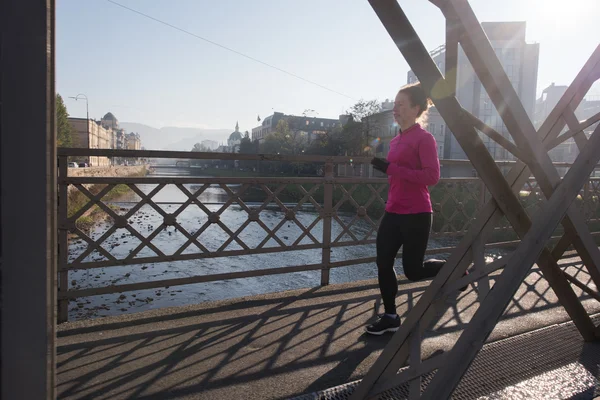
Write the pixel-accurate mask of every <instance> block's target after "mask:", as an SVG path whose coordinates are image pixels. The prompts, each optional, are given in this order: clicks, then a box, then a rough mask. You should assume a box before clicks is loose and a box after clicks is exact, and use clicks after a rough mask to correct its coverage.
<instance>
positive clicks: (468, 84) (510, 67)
mask: <svg viewBox="0 0 600 400" xmlns="http://www.w3.org/2000/svg"><path fill="white" fill-rule="evenodd" d="M481 26H482V28H483V30H484V31H485V33H486V35H487V37H488V39H489V40H490V42H491V44H492V46H493V48H494V50H495V52H496V55H497V56H498V58H499V60H500V62H501V64H502V66H503V67H504V70H505V71H506V74H507V76H508V79H509V80H510V82H511V83H512V84H513V87H514V88H515V91H516V92H517V95H518V96H519V98H520V99H521V102H522V103H523V105H524V107H525V111H526V112H527V114H528V115H529V117H530V118H531V119H532V120H533V118H534V114H535V103H536V101H535V100H536V88H537V71H538V60H539V44H537V43H533V44H530V43H526V42H525V32H526V23H525V22H483V23H482V24H481ZM431 55H432V58H433V60H434V61H435V63H436V64H437V66H438V68H439V70H440V71H441V72H442V73H444V74H445V73H446V70H445V56H446V52H445V48H444V47H443V46H440V47H439V48H438V49H436V50H434V51H433V52H432V53H431ZM407 80H408V83H414V82H416V81H417V78H416V76H415V74H414V73H413V72H412V71H409V72H408V79H407ZM456 95H457V98H458V100H459V102H460V103H461V105H462V106H463V107H464V108H465V109H466V110H467V111H469V112H471V113H472V114H473V115H475V116H476V117H478V118H479V119H481V120H482V121H483V122H485V123H486V124H487V125H489V126H490V127H492V128H494V129H495V130H496V131H498V132H499V133H501V134H502V135H503V136H505V137H506V138H508V139H509V140H512V139H511V137H510V134H509V133H508V130H507V129H506V126H505V125H504V123H503V122H502V120H501V118H500V116H499V114H498V111H497V110H496V108H495V106H494V104H493V103H492V102H491V100H490V98H489V96H488V95H487V93H486V91H485V89H484V88H483V86H482V84H481V82H480V80H479V78H478V77H477V76H476V74H475V71H474V70H473V67H472V66H471V64H470V62H469V60H468V59H467V57H466V55H465V53H464V51H463V50H462V48H461V47H459V52H458V71H457V89H456ZM436 125H437V124H436ZM436 129H437V128H436ZM481 137H482V139H483V141H484V143H485V145H486V147H487V148H488V150H489V151H490V154H491V155H492V157H494V159H496V160H511V159H513V157H512V155H511V154H510V153H508V152H507V151H506V150H505V149H504V148H503V147H502V146H500V145H499V144H497V143H496V142H494V141H493V140H491V139H490V138H488V137H487V136H485V135H483V134H481ZM443 158H445V159H466V158H467V157H466V155H465V153H464V151H463V150H462V148H461V147H460V145H459V144H458V141H457V140H456V138H455V137H454V135H452V134H449V135H448V137H447V138H446V140H445V141H444V157H443ZM445 173H446V174H449V175H444V176H461V175H463V176H464V175H465V174H466V175H471V174H472V168H470V167H469V168H468V170H467V168H462V169H461V168H454V167H453V170H450V169H446V171H445Z"/></svg>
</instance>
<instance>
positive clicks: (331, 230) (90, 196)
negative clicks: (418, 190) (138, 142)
mask: <svg viewBox="0 0 600 400" xmlns="http://www.w3.org/2000/svg"><path fill="white" fill-rule="evenodd" d="M70 156H107V157H121V158H171V159H174V158H176V159H182V158H188V159H191V160H247V161H257V162H260V161H279V162H296V163H318V164H320V165H321V166H322V167H321V168H320V171H322V175H320V176H316V175H315V176H310V177H295V176H294V177H292V176H282V177H267V176H264V177H199V176H185V177H164V176H158V177H157V176H146V177H81V176H79V177H70V176H68V168H67V159H68V157H70ZM369 161H370V157H327V156H311V155H306V156H305V155H303V156H281V155H247V154H224V153H188V152H163V151H134V150H104V149H59V151H58V164H59V179H58V182H59V203H58V204H59V210H58V221H59V224H58V226H59V232H58V233H59V235H58V238H59V272H58V273H59V276H58V282H59V285H58V298H59V320H60V321H65V320H67V305H68V301H69V299H74V298H80V297H86V296H94V295H100V294H110V293H120V292H127V291H132V290H141V289H150V288H160V287H165V286H176V285H186V284H192V283H200V282H212V281H219V280H225V279H238V278H247V277H257V276H267V275H275V274H286V273H291V272H300V271H310V270H320V271H321V279H320V280H321V282H320V284H321V285H327V284H329V280H330V270H331V269H332V268H339V267H345V266H353V265H359V264H365V263H373V262H374V261H375V257H374V256H373V257H361V258H353V259H346V260H341V261H332V259H331V251H332V249H335V248H341V247H346V248H347V247H352V246H360V245H372V244H374V243H375V235H376V232H377V227H378V224H379V221H380V218H381V217H382V216H383V212H384V207H385V198H386V191H387V179H386V178H372V177H371V178H367V177H350V178H347V177H339V176H335V173H334V171H335V167H336V165H343V164H349V163H353V164H358V163H364V164H366V163H368V162H369ZM441 163H442V164H445V165H449V164H454V165H461V164H468V161H462V160H442V161H441ZM511 164H514V162H511V161H504V162H499V165H501V166H508V165H511ZM557 166H562V167H567V168H568V166H569V164H567V163H557ZM141 186H143V187H144V189H145V190H142V189H141ZM70 187H71V188H74V189H72V190H69V188H70ZM150 187H152V188H150ZM166 187H171V188H177V190H178V193H180V194H181V195H182V196H183V200H182V201H181V202H177V203H175V202H170V203H169V207H168V208H167V207H166V206H165V204H162V203H161V202H160V201H158V200H155V199H154V197H155V196H156V195H157V193H159V192H160V191H161V190H163V189H165V188H166ZM119 188H120V189H122V188H127V190H129V191H131V193H134V194H135V195H137V199H136V200H135V201H134V202H133V206H132V207H129V208H127V207H117V206H115V205H114V204H113V203H114V199H113V200H108V199H110V197H111V196H110V195H111V193H113V192H115V191H117V189H119ZM214 189H218V190H219V192H220V193H221V197H223V200H222V201H221V202H220V203H219V204H214V203H211V202H209V201H203V200H202V198H203V195H204V194H205V193H207V191H210V190H214ZM599 192H600V180H599V179H597V178H590V181H589V183H588V184H587V185H586V186H585V188H584V190H583V191H582V194H581V196H580V197H581V199H580V203H581V207H583V208H585V215H586V217H587V218H588V223H589V224H590V226H591V230H593V232H598V233H600V226H598V225H599V221H600V219H599V218H600V207H599V206H598V198H599V196H600V193H599ZM73 193H77V194H78V195H79V199H78V203H77V204H76V206H74V205H73V204H70V202H71V203H73V201H74V200H73V196H74V195H73ZM431 198H432V203H433V208H434V222H433V228H432V237H438V238H439V237H460V236H461V235H462V234H463V233H465V232H466V230H467V229H468V228H469V226H470V223H471V220H472V219H473V218H474V216H475V215H477V211H478V210H479V209H480V207H481V206H483V205H484V204H485V201H486V200H487V199H488V194H487V193H486V190H485V186H484V185H483V183H482V182H481V181H480V180H479V179H478V178H447V179H441V180H440V182H439V183H438V184H437V185H436V186H435V187H432V188H431ZM82 199H83V200H82ZM521 199H522V201H523V202H524V203H525V205H526V206H527V210H528V212H529V213H534V212H535V211H536V210H537V209H538V208H539V207H540V205H541V203H542V201H541V200H542V199H543V196H542V195H541V194H540V192H539V190H538V189H537V186H536V183H535V181H533V180H531V181H530V182H528V183H527V184H526V185H525V187H524V188H523V190H522V191H521ZM231 207H235V208H236V210H238V211H239V212H240V213H242V214H243V215H244V218H242V219H244V221H243V222H242V223H241V224H236V226H229V222H228V221H227V220H226V218H224V213H225V212H226V211H227V210H228V209H229V208H231ZM306 207H309V208H310V210H311V211H310V217H306V214H303V210H305V209H306ZM173 208H174V209H173ZM191 208H193V209H194V210H196V211H197V212H198V213H199V214H198V215H200V217H198V222H197V224H192V225H190V224H188V225H186V226H184V225H185V224H183V223H182V221H181V217H182V215H183V214H184V213H185V212H186V211H188V210H189V209H191ZM142 209H145V210H147V211H148V212H151V213H153V215H154V217H153V219H154V220H155V223H154V224H148V225H147V226H146V227H145V228H143V227H142V225H141V224H140V223H138V222H139V221H138V220H139V215H138V212H140V210H142ZM267 209H275V210H277V211H278V212H279V214H278V215H279V218H280V219H279V220H278V221H276V223H274V222H272V221H271V222H268V223H267V222H265V221H264V220H263V212H265V211H266V210H267ZM92 210H96V212H100V213H103V214H104V215H105V217H106V218H107V220H108V221H109V222H108V223H107V224H106V229H105V230H104V231H102V232H100V233H97V234H96V235H95V236H92V235H90V234H88V232H86V231H85V229H82V228H81V227H79V226H78V220H79V219H80V218H81V217H83V216H85V215H86V214H87V213H89V212H91V211H92ZM300 215H302V218H300ZM313 217H314V219H313ZM307 218H308V219H307ZM290 227H291V228H293V229H295V231H296V232H297V233H298V235H297V236H296V237H295V238H292V239H290V238H289V237H288V235H287V234H286V232H290V229H289V228H290ZM213 228H215V229H220V232H222V233H220V236H219V237H220V238H222V240H223V241H222V243H221V244H220V245H218V246H214V247H212V248H210V246H208V244H207V242H206V241H207V238H209V237H210V236H207V235H210V232H212V231H211V230H214V229H213ZM257 229H258V230H259V231H260V230H262V231H261V232H263V231H264V235H265V236H264V238H262V239H261V238H257V237H256V236H257V235H253V234H252V232H255V231H256V230H257ZM167 230H169V231H170V232H173V233H174V236H173V239H170V240H173V241H174V242H173V243H174V246H173V248H172V250H173V251H169V252H167V251H165V250H164V249H161V248H160V246H158V243H157V237H158V236H159V235H160V234H164V232H165V231H167ZM253 230H254V231H253ZM119 232H126V233H127V235H128V236H130V237H131V238H132V239H135V240H137V241H138V242H139V244H138V245H137V246H136V247H135V248H133V249H132V250H131V252H130V253H128V254H117V253H116V252H111V250H112V249H111V248H110V246H107V244H108V239H109V238H111V237H114V236H115V235H117V234H118V233H119ZM559 233H560V232H557V233H556V234H555V236H557V235H558V234H559ZM70 237H76V238H78V240H82V241H84V242H85V245H86V246H85V249H82V250H81V251H80V252H78V253H77V252H74V251H73V250H72V248H70V242H72V240H70ZM518 242H519V240H518V238H517V237H516V235H514V234H513V233H512V228H511V227H510V226H509V225H508V224H507V223H506V222H504V223H503V224H501V225H500V226H499V227H498V228H496V232H495V235H494V239H493V240H492V242H491V243H487V244H486V247H487V248H498V247H510V246H514V245H516V244H517V243H518ZM71 247H72V246H71ZM452 249H453V247H441V248H432V249H428V251H427V253H428V254H440V253H448V252H451V251H452ZM298 250H315V251H320V253H321V257H320V262H318V263H311V264H305V263H302V262H301V260H299V263H298V264H297V265H292V266H281V267H276V268H265V269H258V270H248V271H237V272H227V273H217V274H209V275H194V276H187V277H183V278H175V279H161V280H152V281H146V282H137V283H130V284H111V285H108V286H100V287H93V288H86V289H74V288H69V271H73V270H84V269H86V270H93V269H97V268H107V267H114V266H128V265H139V264H145V263H160V262H174V261H182V260H194V259H208V258H220V257H235V256H243V255H257V254H275V255H276V254H277V253H282V252H290V251H298Z"/></svg>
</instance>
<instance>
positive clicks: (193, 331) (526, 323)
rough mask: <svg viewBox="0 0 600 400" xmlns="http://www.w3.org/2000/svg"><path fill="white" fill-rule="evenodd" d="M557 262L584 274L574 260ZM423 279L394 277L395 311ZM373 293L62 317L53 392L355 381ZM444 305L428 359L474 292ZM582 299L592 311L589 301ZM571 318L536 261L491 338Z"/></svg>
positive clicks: (344, 291) (466, 312)
mask: <svg viewBox="0 0 600 400" xmlns="http://www.w3.org/2000/svg"><path fill="white" fill-rule="evenodd" d="M573 261H576V260H573V259H571V260H564V261H563V263H565V262H571V263H572V262H573ZM565 268H568V271H569V272H570V273H571V274H577V277H578V279H580V280H581V281H583V282H588V281H589V276H588V275H587V274H586V273H585V272H583V271H581V270H580V268H579V267H578V266H569V267H565ZM265 279H268V278H265ZM492 283H493V277H492ZM427 285H428V282H421V283H417V284H414V283H408V282H406V281H401V282H400V292H399V294H398V300H397V304H398V305H399V310H398V312H399V313H401V316H402V317H404V316H405V315H406V313H407V312H408V310H409V309H410V308H411V307H412V306H413V305H414V304H415V303H416V301H418V299H419V296H420V295H421V294H422V292H423V290H424V288H425V287H426V286H427ZM578 294H580V292H578ZM378 298H379V292H378V287H377V283H376V282H375V281H363V282H355V283H350V284H344V285H331V286H328V287H318V288H312V289H305V290H297V291H290V292H282V293H276V294H269V295H261V296H254V297H248V298H240V299H235V300H229V301H220V302H211V303H204V304H199V305H194V306H186V307H177V308H169V309H160V310H156V311H151V312H144V313H139V314H130V315H122V316H118V317H110V318H104V319H97V320H90V321H80V322H73V323H67V324H63V325H61V326H60V327H59V332H58V349H57V353H58V355H57V359H58V377H57V380H58V393H59V398H62V399H82V398H94V399H109V398H110V399H125V398H141V399H227V400H233V399H284V398H289V397H293V396H298V395H300V394H303V393H310V392H314V391H317V390H322V389H326V388H329V387H332V386H336V385H341V384H344V383H347V382H350V381H354V380H357V379H360V378H362V377H363V376H364V374H365V373H366V372H367V371H368V369H369V367H370V366H371V365H372V364H373V362H374V361H375V360H376V358H377V356H378V355H379V353H380V352H381V351H382V349H383V348H384V347H385V345H386V343H387V342H388V341H389V339H390V337H391V336H383V337H371V336H367V335H366V334H365V333H364V326H365V324H367V323H368V322H370V321H372V320H373V317H374V304H375V302H376V300H377V299H378ZM447 303H448V309H447V311H446V312H445V313H444V314H443V315H442V317H441V318H440V320H439V322H438V324H437V325H436V326H435V327H434V329H433V331H430V332H429V334H428V336H427V339H426V340H425V342H424V345H423V353H424V354H423V357H424V358H425V357H427V356H429V355H431V354H433V353H434V352H435V351H436V350H438V349H442V350H447V349H449V348H450V347H451V346H452V345H453V343H454V341H455V340H456V339H457V337H458V335H459V334H460V333H461V331H462V329H463V328H464V326H465V323H467V322H468V321H469V320H470V318H471V317H472V315H473V313H474V312H475V311H476V309H477V307H478V305H479V302H478V299H477V291H476V290H475V289H474V288H473V287H472V286H470V287H469V289H468V290H467V291H466V292H463V293H457V294H456V297H455V298H453V299H449V300H448V301H447ZM584 305H585V307H586V308H587V309H588V311H589V312H590V313H597V312H600V303H598V302H597V301H596V300H592V299H588V298H587V297H585V300H584ZM567 320H568V316H567V315H566V313H565V311H564V310H563V309H562V307H560V305H558V304H557V300H556V297H555V295H554V293H553V292H552V291H551V290H550V289H549V287H548V285H547V283H546V281H545V280H544V279H543V278H542V275H541V273H540V272H539V270H538V269H537V268H534V269H533V270H532V272H531V273H530V274H529V276H528V278H527V280H526V282H525V283H524V284H523V285H522V286H521V288H520V290H519V291H518V293H517V294H516V295H515V297H514V299H513V301H512V302H511V304H510V305H509V307H508V308H507V310H506V311H505V314H504V317H503V319H502V320H501V322H500V323H499V324H498V325H497V327H496V329H495V330H494V332H493V333H492V335H491V337H490V338H489V342H492V341H496V340H498V339H503V338H507V337H511V336H514V335H518V334H521V333H524V332H528V331H532V330H534V329H538V328H541V327H544V326H550V325H553V324H557V323H561V322H565V321H567Z"/></svg>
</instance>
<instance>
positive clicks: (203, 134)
mask: <svg viewBox="0 0 600 400" xmlns="http://www.w3.org/2000/svg"><path fill="white" fill-rule="evenodd" d="M119 126H120V127H121V128H122V129H125V130H126V131H127V132H137V133H139V134H140V137H141V139H142V146H143V147H144V148H145V149H147V150H180V151H190V150H192V147H194V144H196V143H200V142H201V141H202V140H206V139H209V140H214V141H216V142H219V143H221V142H225V141H227V138H228V137H229V135H230V134H231V132H232V131H233V130H232V129H201V128H180V127H175V126H165V127H162V128H160V129H157V128H154V127H151V126H148V125H144V124H139V123H136V122H119Z"/></svg>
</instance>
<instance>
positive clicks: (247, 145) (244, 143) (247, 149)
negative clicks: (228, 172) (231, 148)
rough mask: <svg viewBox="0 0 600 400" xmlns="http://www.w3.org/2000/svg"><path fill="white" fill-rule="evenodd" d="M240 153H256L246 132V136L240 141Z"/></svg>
mask: <svg viewBox="0 0 600 400" xmlns="http://www.w3.org/2000/svg"><path fill="white" fill-rule="evenodd" d="M239 152H240V153H242V154H255V153H256V146H255V145H254V143H252V140H251V139H250V135H249V134H248V131H246V134H245V135H244V136H243V137H242V140H241V142H240V151H239Z"/></svg>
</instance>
